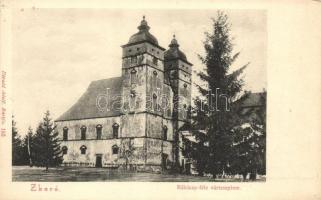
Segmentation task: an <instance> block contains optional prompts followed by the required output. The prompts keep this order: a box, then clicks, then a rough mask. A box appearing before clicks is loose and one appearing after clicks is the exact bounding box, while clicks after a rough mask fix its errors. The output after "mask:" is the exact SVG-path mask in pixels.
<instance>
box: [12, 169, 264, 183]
mask: <svg viewBox="0 0 321 200" xmlns="http://www.w3.org/2000/svg"><path fill="white" fill-rule="evenodd" d="M12 181H29V182H30V181H37V182H41V181H43V182H55V181H59V182H67V181H83V182H86V181H110V182H111V181H118V182H132V181H138V182H211V181H213V179H212V178H210V177H199V176H190V175H182V174H178V175H173V174H156V173H146V172H128V171H120V170H117V169H108V168H77V167H59V168H49V172H45V169H44V168H38V167H32V168H30V167H28V166H13V167H12ZM216 181H219V182H241V181H242V179H239V178H237V179H236V178H234V179H216ZM258 181H265V178H260V179H259V180H258Z"/></svg>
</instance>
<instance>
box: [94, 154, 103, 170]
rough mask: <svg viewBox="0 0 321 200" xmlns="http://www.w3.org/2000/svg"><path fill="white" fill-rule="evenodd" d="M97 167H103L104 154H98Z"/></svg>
mask: <svg viewBox="0 0 321 200" xmlns="http://www.w3.org/2000/svg"><path fill="white" fill-rule="evenodd" d="M95 167H97V168H98V167H99V168H100V167H102V154H96V165H95Z"/></svg>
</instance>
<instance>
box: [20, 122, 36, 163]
mask: <svg viewBox="0 0 321 200" xmlns="http://www.w3.org/2000/svg"><path fill="white" fill-rule="evenodd" d="M33 140H34V134H33V130H32V128H31V127H29V128H28V133H27V135H26V136H25V137H24V139H23V150H24V155H25V158H26V159H25V160H26V161H25V162H26V163H28V164H29V166H30V167H32V166H33V159H34V156H33V155H34V144H33Z"/></svg>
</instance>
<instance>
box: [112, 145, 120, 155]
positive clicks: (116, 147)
mask: <svg viewBox="0 0 321 200" xmlns="http://www.w3.org/2000/svg"><path fill="white" fill-rule="evenodd" d="M118 149H119V148H118V146H117V145H116V144H115V145H113V146H112V147H111V150H112V152H113V154H118Z"/></svg>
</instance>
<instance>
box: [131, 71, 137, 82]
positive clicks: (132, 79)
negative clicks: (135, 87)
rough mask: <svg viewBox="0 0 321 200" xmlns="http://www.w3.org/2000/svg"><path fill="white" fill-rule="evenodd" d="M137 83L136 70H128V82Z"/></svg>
mask: <svg viewBox="0 0 321 200" xmlns="http://www.w3.org/2000/svg"><path fill="white" fill-rule="evenodd" d="M136 83H137V71H136V70H135V69H133V70H132V71H130V84H136Z"/></svg>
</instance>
